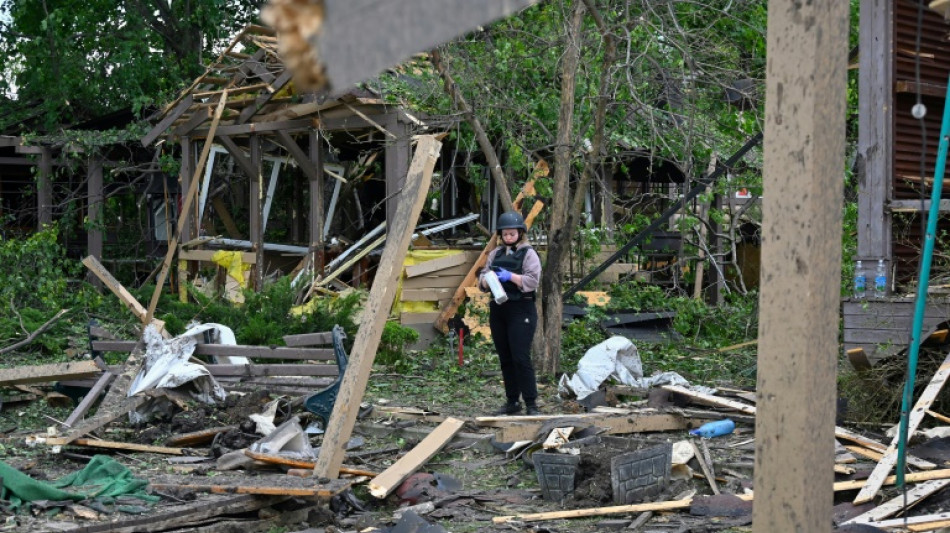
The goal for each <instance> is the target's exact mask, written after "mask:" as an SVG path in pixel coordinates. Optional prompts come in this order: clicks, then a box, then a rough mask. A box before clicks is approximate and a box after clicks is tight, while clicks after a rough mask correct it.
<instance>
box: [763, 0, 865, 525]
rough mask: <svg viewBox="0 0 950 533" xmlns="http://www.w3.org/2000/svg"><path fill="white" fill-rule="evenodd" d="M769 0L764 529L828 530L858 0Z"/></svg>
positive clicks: (765, 262) (765, 249)
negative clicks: (852, 27) (854, 3)
mask: <svg viewBox="0 0 950 533" xmlns="http://www.w3.org/2000/svg"><path fill="white" fill-rule="evenodd" d="M768 7H769V20H768V31H767V35H768V42H767V46H768V48H767V53H768V58H769V59H768V66H767V69H766V99H765V102H766V109H765V145H764V191H765V193H764V195H763V196H764V201H763V217H762V218H763V222H764V224H763V231H762V234H763V236H764V239H763V240H764V242H763V246H762V274H761V292H760V296H759V302H760V303H759V305H760V309H761V311H760V315H759V316H760V318H759V321H760V322H759V348H760V350H759V364H758V386H757V392H756V396H757V399H758V403H757V405H758V416H757V417H756V427H755V493H756V503H755V508H754V510H753V531H755V532H757V533H759V532H761V533H765V532H769V533H772V532H777V531H780V532H785V531H828V530H829V529H830V528H831V508H832V504H833V503H834V501H833V500H834V498H833V493H832V487H833V483H834V470H833V467H834V457H835V454H834V419H835V376H836V370H837V355H838V304H839V300H838V294H839V293H840V278H841V221H842V203H843V197H844V168H845V165H844V149H845V96H846V81H847V77H846V73H847V67H848V64H847V55H848V3H847V2H836V1H825V2H812V3H807V2H802V3H791V2H785V1H782V0H770V1H769V6H768Z"/></svg>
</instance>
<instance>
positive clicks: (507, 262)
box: [491, 246, 534, 301]
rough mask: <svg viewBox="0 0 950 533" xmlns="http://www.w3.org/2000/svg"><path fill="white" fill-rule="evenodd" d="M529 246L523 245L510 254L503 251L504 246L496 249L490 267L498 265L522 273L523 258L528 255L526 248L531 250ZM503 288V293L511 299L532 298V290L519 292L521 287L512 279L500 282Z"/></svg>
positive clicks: (515, 272)
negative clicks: (496, 251)
mask: <svg viewBox="0 0 950 533" xmlns="http://www.w3.org/2000/svg"><path fill="white" fill-rule="evenodd" d="M531 249H532V248H531V247H530V246H525V247H523V248H519V249H517V250H515V251H514V252H513V253H511V254H506V253H505V247H503V248H502V249H501V250H499V251H498V253H497V254H496V255H495V258H494V259H493V260H492V262H491V266H492V267H500V268H504V269H505V270H507V271H509V272H512V273H514V274H519V275H520V274H524V258H525V256H526V255H528V250H531ZM501 286H502V287H504V289H505V293H506V294H508V299H509V300H511V301H517V300H521V299H522V298H524V299H531V300H533V299H534V291H531V292H521V289H519V288H518V286H517V285H515V284H514V282H512V281H505V282H503V283H502V284H501Z"/></svg>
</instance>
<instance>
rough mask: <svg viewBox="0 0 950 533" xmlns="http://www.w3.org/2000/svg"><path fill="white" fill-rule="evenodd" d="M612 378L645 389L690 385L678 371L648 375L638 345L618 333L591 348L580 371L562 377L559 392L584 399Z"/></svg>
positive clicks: (566, 395)
mask: <svg viewBox="0 0 950 533" xmlns="http://www.w3.org/2000/svg"><path fill="white" fill-rule="evenodd" d="M608 379H613V380H615V381H617V382H619V383H621V384H623V385H629V386H632V387H638V388H644V389H646V388H650V387H655V386H658V385H680V386H683V387H689V386H690V385H689V381H687V380H686V378H684V377H683V376H681V375H679V374H677V373H676V372H660V373H657V374H654V375H652V376H650V377H644V376H643V363H642V362H641V361H640V354H639V353H638V352H637V347H636V346H634V344H633V343H632V342H631V341H630V339H628V338H626V337H621V336H614V337H611V338H609V339H607V340H605V341H604V342H602V343H600V344H598V345H596V346H594V347H592V348H590V349H589V350H587V352H586V353H585V354H584V357H582V358H581V360H580V361H579V362H578V363H577V373H576V374H574V375H573V376H571V377H568V376H567V374H564V375H562V376H561V381H560V382H559V383H558V392H559V393H560V394H561V396H564V397H569V396H571V395H574V396H576V397H577V399H578V400H583V399H584V398H586V397H588V396H590V395H591V394H592V393H594V392H596V391H597V389H599V388H600V386H601V385H602V384H603V383H604V382H605V381H607V380H608Z"/></svg>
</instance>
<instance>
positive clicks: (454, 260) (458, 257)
mask: <svg viewBox="0 0 950 533" xmlns="http://www.w3.org/2000/svg"><path fill="white" fill-rule="evenodd" d="M467 262H468V255H467V254H465V253H463V252H459V253H457V254H452V255H447V256H445V257H440V258H438V259H431V260H429V261H424V262H422V263H419V264H417V265H410V266H407V267H406V277H407V278H414V277H416V276H422V275H423V274H429V273H432V272H438V271H439V270H443V269H446V268H450V267H454V266H457V265H462V264H465V263H467Z"/></svg>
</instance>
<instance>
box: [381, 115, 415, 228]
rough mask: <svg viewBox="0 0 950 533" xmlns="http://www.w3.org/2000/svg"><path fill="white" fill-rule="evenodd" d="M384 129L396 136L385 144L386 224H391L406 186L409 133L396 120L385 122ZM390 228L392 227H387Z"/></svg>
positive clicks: (403, 125) (404, 126)
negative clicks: (400, 193) (400, 195)
mask: <svg viewBox="0 0 950 533" xmlns="http://www.w3.org/2000/svg"><path fill="white" fill-rule="evenodd" d="M386 128H387V129H388V130H389V131H390V132H392V133H393V134H394V135H395V136H396V140H395V141H387V142H386V198H388V200H386V223H387V225H389V224H392V223H393V220H395V219H394V217H395V216H396V211H397V210H398V209H399V202H398V198H399V194H398V193H399V191H400V190H401V189H402V188H403V186H405V184H406V170H407V169H408V168H409V133H408V131H407V130H408V128H406V125H405V124H403V123H402V122H401V121H399V120H398V119H393V120H390V121H388V122H387V124H386ZM389 227H392V226H389Z"/></svg>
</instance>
